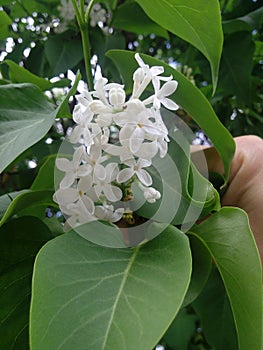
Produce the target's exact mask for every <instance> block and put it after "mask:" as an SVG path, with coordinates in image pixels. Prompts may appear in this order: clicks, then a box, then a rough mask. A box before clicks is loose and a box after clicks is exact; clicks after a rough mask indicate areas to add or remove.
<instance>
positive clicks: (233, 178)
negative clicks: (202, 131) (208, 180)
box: [204, 135, 263, 261]
mask: <svg viewBox="0 0 263 350" xmlns="http://www.w3.org/2000/svg"><path fill="white" fill-rule="evenodd" d="M235 143H236V152H235V155H234V158H233V161H232V163H231V168H230V177H229V183H228V188H227V190H226V192H225V194H224V195H223V197H222V205H223V206H236V207H239V208H241V209H243V210H245V211H246V213H247V214H248V217H249V222H250V226H251V229H252V231H253V233H254V237H255V240H256V243H257V246H258V249H259V253H260V257H261V261H263V140H262V139H261V138H259V137H257V136H252V135H247V136H240V137H236V138H235ZM204 153H205V157H206V160H207V165H208V170H209V171H213V172H217V173H220V174H222V175H223V173H224V167H223V164H222V161H221V159H220V157H219V155H218V153H217V151H216V150H215V148H214V147H209V148H204Z"/></svg>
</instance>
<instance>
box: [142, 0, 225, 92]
mask: <svg viewBox="0 0 263 350" xmlns="http://www.w3.org/2000/svg"><path fill="white" fill-rule="evenodd" d="M137 2H138V3H139V4H140V6H142V8H143V9H144V11H145V12H146V13H147V15H148V16H149V17H150V18H151V19H152V20H154V21H155V22H156V23H158V24H160V25H161V26H162V27H163V28H165V29H167V30H169V31H170V32H172V33H173V34H176V35H178V36H179V37H181V38H182V39H184V40H186V41H188V42H189V43H190V44H192V45H194V46H195V47H196V48H197V49H198V50H200V51H201V52H202V53H203V54H204V55H205V57H206V58H207V59H208V61H209V63H210V66H211V70H212V78H213V85H214V88H215V87H216V84H217V75H218V68H219V62H220V56H221V50H222V44H223V34H222V28H221V16H220V8H219V3H218V1H217V0H210V1H206V0H188V1H187V2H185V1H184V0H162V1H158V0H137ZM208 28H209V30H208Z"/></svg>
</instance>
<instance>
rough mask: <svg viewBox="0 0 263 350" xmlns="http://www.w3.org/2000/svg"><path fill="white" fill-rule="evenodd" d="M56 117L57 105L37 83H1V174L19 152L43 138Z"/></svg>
mask: <svg viewBox="0 0 263 350" xmlns="http://www.w3.org/2000/svg"><path fill="white" fill-rule="evenodd" d="M54 119H55V110H54V107H53V106H52V105H51V104H50V103H49V102H48V101H47V99H46V97H45V96H44V95H43V94H42V92H41V90H39V88H37V87H36V86H34V85H30V84H8V85H2V86H0V159H1V161H0V173H1V172H2V171H3V170H4V169H5V167H6V166H7V165H8V164H10V163H11V162H12V161H13V160H14V159H15V158H16V157H17V156H18V155H19V154H21V153H22V152H23V151H25V150H26V149H27V148H29V147H30V146H32V145H33V144H34V143H36V142H37V141H39V140H40V139H41V138H42V137H43V136H44V135H45V134H46V133H47V132H48V130H49V129H50V127H51V125H52V124H53V122H54Z"/></svg>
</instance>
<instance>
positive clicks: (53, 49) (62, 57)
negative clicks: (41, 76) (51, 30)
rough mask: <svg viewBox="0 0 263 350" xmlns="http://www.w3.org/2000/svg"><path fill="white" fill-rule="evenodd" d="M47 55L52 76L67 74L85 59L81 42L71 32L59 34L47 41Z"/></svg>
mask: <svg viewBox="0 0 263 350" xmlns="http://www.w3.org/2000/svg"><path fill="white" fill-rule="evenodd" d="M45 54H46V56H47V60H48V62H49V64H50V66H51V67H52V72H51V75H52V76H56V75H57V74H60V73H65V72H67V70H68V69H72V68H73V67H75V66H76V65H77V64H78V63H79V62H80V61H81V59H82V58H83V52H82V46H81V40H80V38H79V37H75V36H72V35H71V33H69V32H66V33H62V34H57V35H55V36H52V37H50V38H49V39H48V40H47V42H46V45H45Z"/></svg>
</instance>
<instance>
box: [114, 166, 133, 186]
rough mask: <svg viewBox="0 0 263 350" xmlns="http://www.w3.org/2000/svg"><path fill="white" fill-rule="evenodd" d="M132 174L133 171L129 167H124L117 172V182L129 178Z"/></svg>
mask: <svg viewBox="0 0 263 350" xmlns="http://www.w3.org/2000/svg"><path fill="white" fill-rule="evenodd" d="M133 175H134V171H133V170H132V169H131V168H125V169H122V170H121V171H120V172H119V174H118V175H117V178H116V180H117V182H118V183H120V184H121V183H123V182H126V181H128V180H130V179H131V178H132V177H133Z"/></svg>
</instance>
